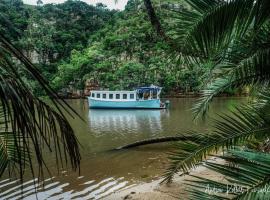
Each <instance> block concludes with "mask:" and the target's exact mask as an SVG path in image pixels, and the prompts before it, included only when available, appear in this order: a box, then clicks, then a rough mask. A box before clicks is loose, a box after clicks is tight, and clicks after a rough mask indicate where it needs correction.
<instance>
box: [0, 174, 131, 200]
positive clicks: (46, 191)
mask: <svg viewBox="0 0 270 200" xmlns="http://www.w3.org/2000/svg"><path fill="white" fill-rule="evenodd" d="M55 179H56V178H55V177H52V178H49V179H46V180H44V182H42V183H39V184H36V185H34V184H33V183H34V182H37V179H34V180H30V181H26V182H25V183H24V184H23V187H24V188H23V190H21V185H17V184H16V182H18V181H19V180H15V181H12V180H9V179H6V180H3V181H1V182H0V184H2V185H1V188H2V189H1V190H0V191H1V192H0V199H25V200H26V199H27V200H31V199H36V198H37V199H50V200H52V199H55V200H56V199H100V198H102V197H104V196H106V195H108V194H110V193H113V192H115V191H117V190H119V189H123V188H125V187H127V183H128V181H125V180H124V178H123V177H120V178H113V177H111V178H107V179H104V180H102V181H100V182H96V181H87V182H83V181H81V183H80V184H78V185H80V186H83V187H82V189H81V190H80V191H76V190H73V189H72V190H69V189H67V187H68V186H69V185H70V183H68V182H66V183H61V182H60V181H59V180H55ZM4 182H5V184H4ZM43 184H45V186H44V187H42V185H43ZM7 188H8V189H7ZM4 189H6V190H4ZM65 190H67V191H65ZM35 191H38V192H37V193H35ZM22 192H23V193H22Z"/></svg>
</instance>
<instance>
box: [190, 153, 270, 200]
mask: <svg viewBox="0 0 270 200" xmlns="http://www.w3.org/2000/svg"><path fill="white" fill-rule="evenodd" d="M219 157H220V158H222V159H224V160H225V161H226V163H227V164H219V163H213V162H205V165H204V166H205V167H207V168H209V169H210V170H212V171H215V172H218V173H219V174H221V175H223V176H224V177H225V181H224V182H223V183H221V182H218V181H215V180H211V179H208V178H202V177H198V176H194V178H195V180H191V181H188V182H190V183H188V184H189V188H188V192H189V194H190V199H200V198H199V196H200V194H201V195H203V196H207V197H208V198H209V199H228V197H230V199H267V197H268V195H269V194H267V193H268V188H269V186H270V178H269V176H270V155H269V154H266V153H260V152H255V151H247V150H232V151H229V152H228V154H227V155H226V156H219ZM230 163H236V164H234V165H232V164H230ZM207 188H209V189H208V190H207ZM213 188H216V191H218V192H216V193H215V192H213V193H211V189H212V190H213Z"/></svg>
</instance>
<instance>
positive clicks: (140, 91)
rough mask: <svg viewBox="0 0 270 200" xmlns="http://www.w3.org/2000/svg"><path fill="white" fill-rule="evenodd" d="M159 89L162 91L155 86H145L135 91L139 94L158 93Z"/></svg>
mask: <svg viewBox="0 0 270 200" xmlns="http://www.w3.org/2000/svg"><path fill="white" fill-rule="evenodd" d="M161 89H162V87H159V86H155V85H151V86H146V87H138V88H136V90H137V91H138V92H139V93H143V92H148V91H159V90H161Z"/></svg>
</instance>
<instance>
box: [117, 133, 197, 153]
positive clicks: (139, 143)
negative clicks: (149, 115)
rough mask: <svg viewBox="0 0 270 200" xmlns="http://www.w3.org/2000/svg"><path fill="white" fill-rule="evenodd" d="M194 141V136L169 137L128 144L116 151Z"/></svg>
mask: <svg viewBox="0 0 270 200" xmlns="http://www.w3.org/2000/svg"><path fill="white" fill-rule="evenodd" d="M192 139H194V137H193V136H168V137H159V138H153V139H146V140H140V141H137V142H134V143H131V144H127V145H124V146H121V147H118V148H116V150H121V149H129V148H133V147H138V146H143V145H147V144H156V143H163V142H176V141H187V140H192Z"/></svg>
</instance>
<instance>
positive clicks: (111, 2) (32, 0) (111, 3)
mask: <svg viewBox="0 0 270 200" xmlns="http://www.w3.org/2000/svg"><path fill="white" fill-rule="evenodd" d="M64 1H65V0H42V2H43V3H44V4H46V3H63V2H64ZM82 1H84V2H86V3H88V4H92V5H95V4H96V3H103V4H105V5H107V6H108V8H110V9H119V10H123V9H124V8H125V5H126V4H127V1H128V0H118V2H117V3H115V0H82ZM23 2H24V3H25V4H31V5H36V2H37V0H23Z"/></svg>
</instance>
